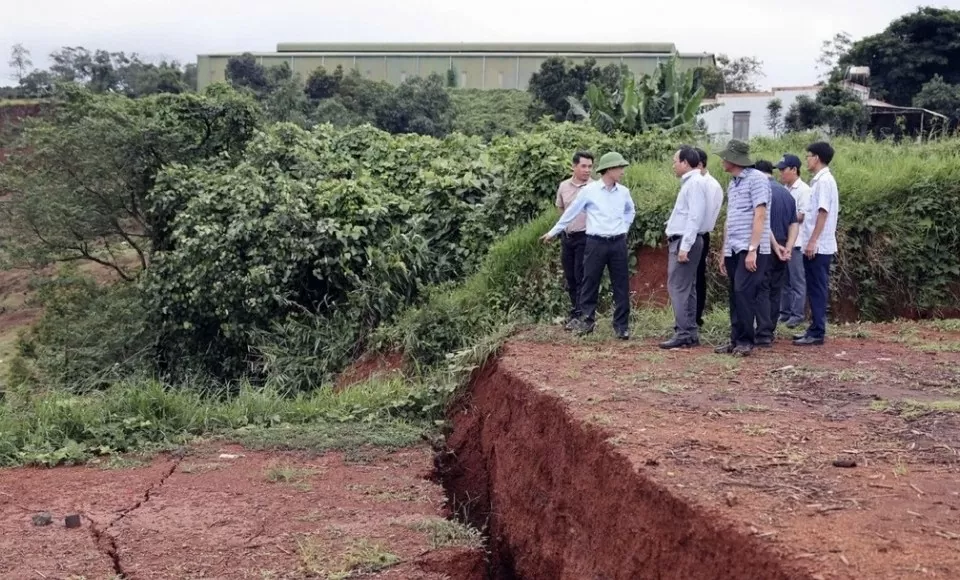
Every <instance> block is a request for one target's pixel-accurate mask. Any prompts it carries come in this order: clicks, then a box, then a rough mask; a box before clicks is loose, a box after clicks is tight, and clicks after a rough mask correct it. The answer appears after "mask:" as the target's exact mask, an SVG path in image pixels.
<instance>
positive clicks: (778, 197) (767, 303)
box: [754, 160, 800, 347]
mask: <svg viewBox="0 0 960 580" xmlns="http://www.w3.org/2000/svg"><path fill="white" fill-rule="evenodd" d="M754 167H755V168H756V169H757V170H758V171H760V172H761V173H763V174H764V175H766V176H768V177H769V178H770V190H771V194H772V195H771V199H770V250H771V251H770V256H771V258H770V266H769V267H768V268H767V275H766V276H765V277H764V279H763V283H762V284H760V295H759V296H758V298H757V338H756V345H757V346H760V347H769V346H772V345H773V339H774V336H776V331H777V322H778V321H779V320H780V299H781V295H782V294H783V287H784V286H785V285H786V282H787V272H788V270H787V265H788V264H789V263H790V260H791V259H792V258H793V245H794V243H796V241H797V236H798V235H799V234H800V224H799V223H797V202H795V201H794V200H793V196H792V195H791V194H790V191H789V190H787V188H786V187H784V186H782V185H780V183H778V182H777V180H776V179H774V177H773V163H770V162H769V161H764V160H758V161H757V163H756V165H754Z"/></svg>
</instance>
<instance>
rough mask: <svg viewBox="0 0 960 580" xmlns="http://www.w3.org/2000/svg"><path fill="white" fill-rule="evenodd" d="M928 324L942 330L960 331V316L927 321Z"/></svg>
mask: <svg viewBox="0 0 960 580" xmlns="http://www.w3.org/2000/svg"><path fill="white" fill-rule="evenodd" d="M924 324H925V325H926V326H930V327H932V328H935V329H937V330H940V331H942V332H960V318H944V319H942V320H928V321H925V322H924Z"/></svg>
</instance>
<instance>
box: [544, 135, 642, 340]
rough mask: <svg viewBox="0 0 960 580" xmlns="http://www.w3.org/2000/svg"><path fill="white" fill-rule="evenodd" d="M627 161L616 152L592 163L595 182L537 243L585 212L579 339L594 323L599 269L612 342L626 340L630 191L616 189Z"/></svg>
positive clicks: (632, 208)
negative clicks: (607, 296) (609, 298)
mask: <svg viewBox="0 0 960 580" xmlns="http://www.w3.org/2000/svg"><path fill="white" fill-rule="evenodd" d="M628 165H629V164H628V163H627V160H626V159H624V158H623V155H620V154H619V153H616V152H610V153H606V154H604V155H603V157H601V158H600V161H599V163H597V172H598V173H600V180H598V181H594V182H593V183H591V184H589V185H587V186H585V187H584V188H583V189H581V190H580V195H578V196H577V199H575V200H574V201H573V203H572V204H570V206H569V207H568V208H567V209H566V210H564V212H563V215H562V216H560V220H559V221H558V222H557V225H555V226H553V228H552V229H551V230H550V231H549V232H547V233H546V234H544V235H543V236H542V237H541V238H540V239H541V240H542V241H543V242H544V243H548V242H550V240H552V239H553V238H554V237H556V236H557V235H558V234H559V233H560V232H562V231H563V229H564V228H566V227H567V226H568V225H569V224H570V223H571V222H572V221H573V220H574V219H575V218H576V217H577V215H578V214H579V213H580V212H581V211H586V212H587V230H586V232H587V243H586V248H585V249H584V253H583V286H582V288H581V291H580V308H581V309H582V311H583V316H582V320H581V321H580V322H579V323H578V324H576V327H575V328H574V330H575V331H576V332H577V333H578V334H588V333H591V332H593V330H594V325H595V324H596V313H597V299H598V298H599V295H600V279H601V278H602V277H603V269H604V268H607V270H609V272H610V285H611V286H612V289H613V302H614V311H613V330H614V333H615V334H616V336H617V338H619V339H620V340H627V339H629V338H630V261H629V259H628V257H627V231H628V230H629V229H630V224H632V223H633V218H634V217H636V213H637V210H636V207H635V206H634V204H633V198H632V197H630V190H629V189H627V188H626V186H624V185H621V184H620V180H621V179H623V173H624V170H625V168H626V167H627V166H628Z"/></svg>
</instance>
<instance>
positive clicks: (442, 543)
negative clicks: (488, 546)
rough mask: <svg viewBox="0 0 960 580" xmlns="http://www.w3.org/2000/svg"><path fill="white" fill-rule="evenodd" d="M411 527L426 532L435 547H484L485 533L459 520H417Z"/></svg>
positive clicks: (431, 545) (431, 544)
mask: <svg viewBox="0 0 960 580" xmlns="http://www.w3.org/2000/svg"><path fill="white" fill-rule="evenodd" d="M410 527H411V528H413V529H414V530H417V531H418V532H426V533H427V535H428V537H429V538H430V547H431V548H433V549H437V548H446V547H450V546H457V547H465V548H477V549H482V548H483V547H484V540H483V534H482V533H480V530H478V529H476V528H473V527H471V526H468V525H466V524H463V523H460V522H457V521H453V520H444V519H440V518H432V519H428V520H423V521H421V522H417V523H415V524H413V525H412V526H410Z"/></svg>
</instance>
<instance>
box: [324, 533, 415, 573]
mask: <svg viewBox="0 0 960 580" xmlns="http://www.w3.org/2000/svg"><path fill="white" fill-rule="evenodd" d="M399 562H400V557H399V556H397V555H396V554H393V553H391V552H389V551H388V550H387V548H386V546H384V545H383V544H382V543H380V542H372V541H370V540H366V539H361V540H357V541H355V542H353V543H351V544H350V546H349V547H348V548H347V551H346V552H344V553H343V554H342V555H340V557H338V558H337V559H336V560H335V561H334V562H333V565H332V569H331V570H329V571H327V578H329V579H330V580H339V579H343V578H349V577H350V576H352V575H354V574H372V573H374V572H379V571H380V570H385V569H387V568H389V567H390V566H395V565H396V564H398V563H399Z"/></svg>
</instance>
